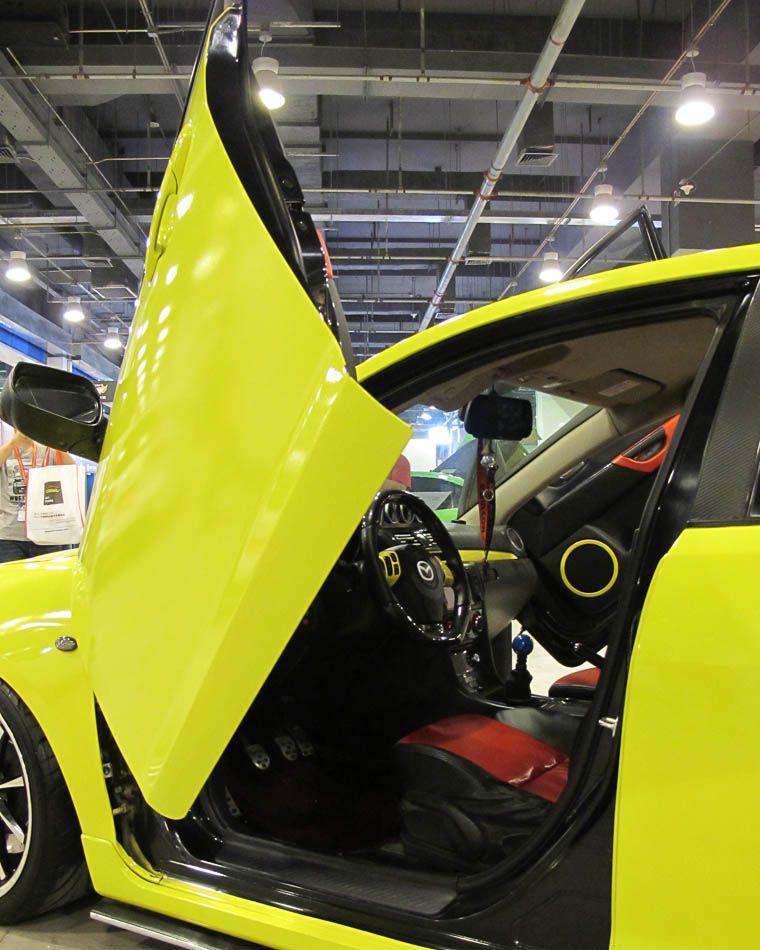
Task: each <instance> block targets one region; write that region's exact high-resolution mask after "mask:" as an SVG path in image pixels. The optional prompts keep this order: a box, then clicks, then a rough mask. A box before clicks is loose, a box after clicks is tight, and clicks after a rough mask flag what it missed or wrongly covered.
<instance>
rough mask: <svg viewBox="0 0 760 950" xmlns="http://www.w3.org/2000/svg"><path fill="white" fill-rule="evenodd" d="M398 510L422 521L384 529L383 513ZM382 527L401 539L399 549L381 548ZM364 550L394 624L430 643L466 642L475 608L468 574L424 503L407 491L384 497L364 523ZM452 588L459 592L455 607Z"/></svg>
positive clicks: (375, 585)
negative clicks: (448, 598) (448, 594)
mask: <svg viewBox="0 0 760 950" xmlns="http://www.w3.org/2000/svg"><path fill="white" fill-rule="evenodd" d="M394 506H395V507H396V510H405V511H406V512H408V514H409V515H416V519H417V520H416V521H412V520H411V518H410V519H409V521H410V523H409V524H408V525H404V526H401V527H399V526H396V527H395V528H394V527H393V526H391V525H383V524H382V516H383V512H384V511H385V510H386V509H387V508H392V507H394ZM402 506H403V507H402ZM381 528H386V529H388V530H389V532H390V533H394V534H395V535H396V538H395V540H396V543H395V544H393V545H391V546H390V547H386V546H384V545H381V541H380V530H381ZM400 536H403V540H400ZM431 539H432V540H431ZM361 549H362V557H363V560H364V565H365V570H366V572H367V577H368V580H369V585H370V588H371V590H372V592H373V593H374V595H375V597H376V598H377V600H378V602H379V603H380V606H381V607H382V609H383V612H384V613H385V614H386V615H387V616H388V617H390V619H391V620H393V621H394V622H395V623H396V624H397V625H398V626H400V627H401V628H402V629H404V630H406V631H408V632H409V633H411V634H413V635H414V636H417V637H421V638H422V639H423V640H426V641H427V642H433V643H456V642H457V641H459V640H460V639H461V638H462V636H463V635H464V633H465V631H466V630H467V624H468V621H469V619H470V613H471V608H472V593H471V591H470V584H469V581H468V579H467V572H466V571H465V569H464V564H463V563H462V558H461V557H460V554H459V551H458V550H457V548H456V545H455V544H454V542H453V541H452V540H451V535H450V534H449V532H448V531H447V530H446V528H445V527H444V525H443V524H442V523H441V521H440V520H439V519H438V517H437V516H436V515H435V513H434V512H433V511H432V510H431V509H430V508H429V507H428V506H427V505H426V504H425V502H424V501H422V499H421V498H417V497H416V496H415V495H412V494H410V493H409V492H404V491H381V492H378V494H377V495H375V498H374V500H373V502H372V504H371V505H370V507H369V510H368V511H367V513H366V515H365V516H364V519H363V521H362V526H361ZM447 586H448V587H450V588H452V590H453V591H454V605H453V607H451V608H449V607H448V606H447V604H446V595H445V592H444V587H447Z"/></svg>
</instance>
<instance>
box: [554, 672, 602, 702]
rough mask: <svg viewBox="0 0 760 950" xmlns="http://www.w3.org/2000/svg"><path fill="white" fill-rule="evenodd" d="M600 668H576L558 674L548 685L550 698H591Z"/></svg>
mask: <svg viewBox="0 0 760 950" xmlns="http://www.w3.org/2000/svg"><path fill="white" fill-rule="evenodd" d="M600 673H601V670H599V669H598V667H595V666H592V667H591V668H589V669H586V670H576V671H575V672H574V673H568V674H567V675H566V676H560V678H559V679H558V680H555V681H554V682H553V683H552V685H551V686H550V687H549V696H551V697H552V699H591V698H592V697H593V695H594V690H595V689H596V684H597V683H598V682H599V674H600Z"/></svg>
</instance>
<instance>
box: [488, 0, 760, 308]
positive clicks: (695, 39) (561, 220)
mask: <svg viewBox="0 0 760 950" xmlns="http://www.w3.org/2000/svg"><path fill="white" fill-rule="evenodd" d="M730 3H731V0H722V2H721V3H720V4H719V5H718V6H717V7H716V8H715V9H714V10H713V11H712V13H710V15H709V16H708V18H707V19H706V20H705V22H704V23H703V24H702V27H701V29H699V30H698V31H697V32H696V33H695V34H694V36H692V38H691V40H690V41H689V43H688V44H687V45H686V46H685V47H684V48H683V50H682V51H681V55H680V56H679V57H678V59H677V60H676V61H675V62H674V63H673V65H672V66H671V67H670V69H669V70H668V71H667V73H666V74H665V76H663V78H662V83H661V84H662V85H663V86H664V85H665V84H666V83H668V82H669V81H670V80H671V78H672V77H673V76H674V75H675V73H676V72H677V71H678V69H679V68H680V67H681V64H682V63H683V62H684V61H685V60H686V59H687V58H688V57H689V52H690V51H691V50H694V49H698V48H699V44H700V42H701V41H702V37H703V36H704V35H705V33H707V32H708V30H711V29H712V28H713V26H714V25H715V24H716V22H717V21H718V19H719V17H720V16H721V15H722V14H723V12H724V10H725V9H726V8H727V7H728V6H729V4H730ZM656 95H657V93H656V92H653V93H652V94H651V95H650V96H649V98H648V99H647V100H646V102H645V103H644V104H643V105H642V106H641V108H640V109H639V110H638V112H637V113H636V115H635V116H634V117H633V118H632V119H631V121H630V122H629V123H628V125H627V126H626V127H625V128H624V129H623V131H622V132H621V133H620V135H619V136H618V137H617V138H616V139H615V141H614V142H613V143H612V145H610V147H609V148H608V149H607V152H606V154H605V155H604V156H603V157H602V159H601V161H600V162H599V164H598V165H597V167H596V168H595V169H594V170H593V171H592V172H591V174H590V175H589V176H588V178H587V179H586V181H585V182H584V183H583V185H582V186H581V190H580V193H579V195H578V197H576V198H573V200H572V201H571V202H570V204H569V205H568V206H567V208H565V210H564V212H563V213H562V214H561V215H560V216H559V217H558V218H557V219H556V220H555V222H554V224H553V225H552V227H551V230H550V231H549V233H548V234H547V235H546V236H545V237H544V239H543V241H541V243H540V244H539V245H538V247H537V248H536V251H535V255H534V256H535V258H536V259H537V258H538V256H539V254H541V252H542V251H543V250H544V248H545V247H547V246H548V245H550V244H551V243H552V241H554V238H555V235H556V234H557V231H559V229H560V228H561V227H562V226H563V225H565V224H568V223H569V222H570V221H571V220H572V219H571V218H570V217H569V215H570V214H571V212H572V211H573V209H574V208H575V206H576V205H577V204H578V202H579V201H580V200H581V198H583V197H585V196H586V195H587V194H588V190H589V188H590V187H591V185H592V184H593V182H594V180H595V179H596V176H597V175H598V174H599V172H600V170H601V169H602V168H603V167H604V168H606V167H607V164H608V162H609V160H610V158H612V156H613V155H614V154H615V152H616V151H617V150H618V149H619V148H620V146H621V145H622V143H623V141H624V140H625V139H626V137H627V136H628V134H629V132H630V131H631V129H633V128H634V126H635V125H636V123H637V122H638V121H639V119H640V118H641V117H642V116H643V115H644V113H645V112H646V111H647V109H648V108H649V107H650V106H651V105H652V103H653V102H654V100H655V98H656ZM755 230H757V226H756V227H755ZM529 266H530V265H529V263H526V264H523V265H522V267H521V268H520V270H519V271H518V272H517V274H516V275H515V276H514V277H513V278H512V279H511V280H510V281H509V283H508V284H507V286H506V287H505V288H504V290H502V292H501V293H500V294H499V300H502V299H503V298H504V297H506V295H507V294H508V293H509V292H510V290H514V289H515V288H516V287H517V282H518V281H519V280H520V277H521V276H522V275H523V274H524V273H525V271H526V269H527V268H528V267H529Z"/></svg>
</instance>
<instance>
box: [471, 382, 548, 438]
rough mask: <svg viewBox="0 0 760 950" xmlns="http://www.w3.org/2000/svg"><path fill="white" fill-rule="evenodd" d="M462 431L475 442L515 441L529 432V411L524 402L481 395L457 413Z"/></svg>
mask: <svg viewBox="0 0 760 950" xmlns="http://www.w3.org/2000/svg"><path fill="white" fill-rule="evenodd" d="M461 416H462V421H463V422H464V427H465V429H466V431H467V432H469V433H470V435H473V436H475V438H476V439H502V440H504V441H517V440H519V439H525V438H527V437H528V436H529V435H530V434H531V432H532V431H533V409H532V408H531V404H530V402H529V401H528V400H527V399H517V398H516V397H515V396H500V395H499V394H498V393H483V394H481V395H480V396H476V397H475V398H474V399H473V400H472V402H469V403H467V405H466V406H465V407H464V409H463V410H462V412H461Z"/></svg>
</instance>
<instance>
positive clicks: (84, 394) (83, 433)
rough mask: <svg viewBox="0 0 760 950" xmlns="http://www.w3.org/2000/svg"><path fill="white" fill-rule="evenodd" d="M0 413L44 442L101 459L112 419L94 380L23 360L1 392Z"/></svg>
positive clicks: (31, 437) (25, 431)
mask: <svg viewBox="0 0 760 950" xmlns="http://www.w3.org/2000/svg"><path fill="white" fill-rule="evenodd" d="M0 418H1V419H2V420H3V422H7V423H8V424H9V425H12V426H13V427H14V428H16V429H18V430H19V432H23V434H24V435H26V436H29V438H30V439H34V440H35V441H37V442H41V443H42V444H43V445H49V446H50V447H51V448H53V449H61V450H62V451H65V452H73V453H74V454H75V455H80V456H81V457H82V458H86V459H90V461H92V462H97V461H98V459H99V458H100V450H101V448H102V447H103V439H104V437H105V431H106V426H107V424H108V419H107V418H106V417H105V416H104V415H103V404H102V403H101V400H100V396H99V395H98V391H97V389H96V388H95V385H94V383H92V382H90V380H89V379H86V378H85V377H84V376H77V375H75V374H74V373H67V372H66V371H65V370H62V369H54V368H53V367H52V366H38V365H37V364H36V363H17V364H16V365H15V366H14V367H13V369H12V370H11V373H10V375H9V376H8V378H7V379H6V381H5V385H4V386H3V389H2V392H1V393H0Z"/></svg>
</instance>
